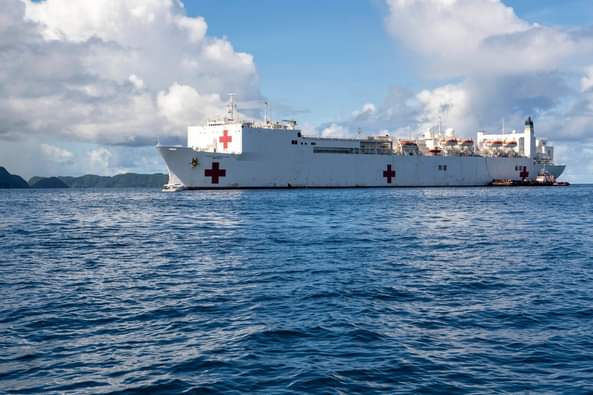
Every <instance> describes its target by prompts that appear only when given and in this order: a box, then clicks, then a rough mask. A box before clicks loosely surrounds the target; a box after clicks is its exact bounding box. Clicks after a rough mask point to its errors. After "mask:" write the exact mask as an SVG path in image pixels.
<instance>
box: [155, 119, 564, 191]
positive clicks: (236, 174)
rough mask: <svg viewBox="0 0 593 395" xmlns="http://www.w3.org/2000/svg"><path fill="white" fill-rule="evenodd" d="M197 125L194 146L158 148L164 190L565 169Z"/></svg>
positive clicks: (467, 182) (437, 180)
mask: <svg viewBox="0 0 593 395" xmlns="http://www.w3.org/2000/svg"><path fill="white" fill-rule="evenodd" d="M194 129H195V130H194ZM194 129H192V128H190V131H189V134H190V137H189V144H188V145H190V147H164V146H158V147H157V149H158V151H159V152H160V154H161V156H162V157H163V159H164V160H165V162H166V164H167V167H168V169H169V183H168V184H167V185H166V188H165V189H166V190H183V189H223V188H346V187H433V186H434V187H436V186H484V185H488V184H490V183H491V182H492V181H493V180H496V179H507V180H514V181H522V180H535V178H536V177H537V175H538V174H539V173H540V171H541V170H542V169H545V170H547V171H548V172H551V173H552V174H553V175H554V176H556V177H558V176H560V174H561V173H562V171H563V170H564V167H563V166H557V165H550V164H548V165H543V164H538V163H537V162H536V161H535V160H533V159H531V158H528V157H488V156H478V155H470V156H441V155H438V156H429V155H412V156H407V155H402V154H401V153H400V154H398V153H395V152H393V151H389V152H387V153H386V152H381V153H380V152H368V150H367V151H364V150H363V149H361V148H360V147H361V140H345V139H321V138H313V137H302V136H301V134H300V132H299V131H298V130H292V129H289V130H278V129H272V128H270V129H265V128H252V127H249V126H247V127H246V126H245V125H242V124H231V125H223V127H213V126H208V127H201V128H194ZM222 129H224V134H223V132H222ZM328 151H329V152H328Z"/></svg>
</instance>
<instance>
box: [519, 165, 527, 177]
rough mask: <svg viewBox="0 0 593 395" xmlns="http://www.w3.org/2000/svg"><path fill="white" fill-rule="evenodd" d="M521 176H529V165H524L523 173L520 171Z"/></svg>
mask: <svg viewBox="0 0 593 395" xmlns="http://www.w3.org/2000/svg"><path fill="white" fill-rule="evenodd" d="M519 177H521V178H522V179H526V178H527V177H529V172H528V171H527V166H523V168H522V169H521V173H519Z"/></svg>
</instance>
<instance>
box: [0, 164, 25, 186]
mask: <svg viewBox="0 0 593 395" xmlns="http://www.w3.org/2000/svg"><path fill="white" fill-rule="evenodd" d="M0 188H29V184H27V181H25V180H23V179H22V178H21V177H19V176H17V175H15V174H10V173H9V172H8V171H7V170H6V169H5V168H4V167H2V166H0Z"/></svg>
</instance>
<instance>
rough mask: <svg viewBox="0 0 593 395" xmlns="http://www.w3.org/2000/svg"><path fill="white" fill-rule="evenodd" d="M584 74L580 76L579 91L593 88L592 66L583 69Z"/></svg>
mask: <svg viewBox="0 0 593 395" xmlns="http://www.w3.org/2000/svg"><path fill="white" fill-rule="evenodd" d="M584 74H585V76H584V77H583V78H581V91H583V92H586V91H588V90H589V89H591V88H593V66H589V67H587V68H586V69H585V73H584Z"/></svg>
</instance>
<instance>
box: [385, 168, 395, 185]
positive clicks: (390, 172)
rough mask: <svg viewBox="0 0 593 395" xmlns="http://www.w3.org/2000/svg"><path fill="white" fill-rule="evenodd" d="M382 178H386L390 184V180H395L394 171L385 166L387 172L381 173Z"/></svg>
mask: <svg viewBox="0 0 593 395" xmlns="http://www.w3.org/2000/svg"><path fill="white" fill-rule="evenodd" d="M383 177H385V178H387V183H388V184H391V180H392V179H393V178H395V170H393V169H392V168H391V165H387V170H384V171H383Z"/></svg>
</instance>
